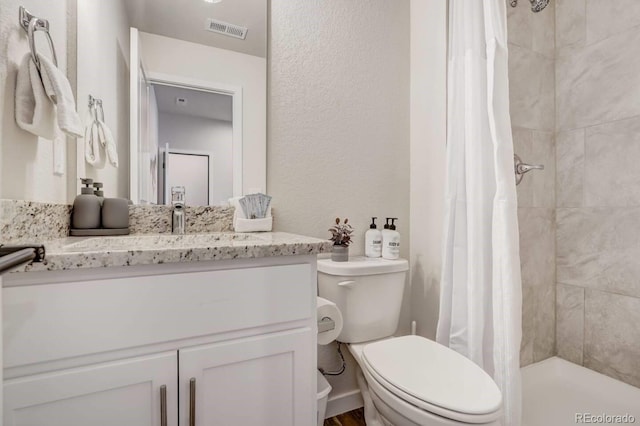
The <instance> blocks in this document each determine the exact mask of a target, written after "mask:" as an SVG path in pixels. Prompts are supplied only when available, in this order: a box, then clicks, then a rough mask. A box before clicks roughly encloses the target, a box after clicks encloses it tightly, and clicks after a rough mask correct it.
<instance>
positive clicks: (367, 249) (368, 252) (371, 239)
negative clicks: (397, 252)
mask: <svg viewBox="0 0 640 426" xmlns="http://www.w3.org/2000/svg"><path fill="white" fill-rule="evenodd" d="M376 219H377V217H372V218H371V225H369V230H368V231H367V232H365V234H364V254H365V256H367V257H380V256H382V232H380V231H379V230H378V227H377V226H376Z"/></svg>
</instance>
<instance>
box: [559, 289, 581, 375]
mask: <svg viewBox="0 0 640 426" xmlns="http://www.w3.org/2000/svg"><path fill="white" fill-rule="evenodd" d="M556 339H557V349H558V356H560V357H561V358H564V359H566V360H568V361H571V362H573V363H576V364H579V365H582V353H583V347H584V288H582V287H574V286H570V285H564V284H558V285H557V288H556Z"/></svg>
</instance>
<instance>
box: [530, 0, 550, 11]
mask: <svg viewBox="0 0 640 426" xmlns="http://www.w3.org/2000/svg"><path fill="white" fill-rule="evenodd" d="M529 1H530V2H531V10H532V11H534V12H536V13H537V12H540V11H541V10H542V9H544V8H545V7H547V5H548V4H549V0H529Z"/></svg>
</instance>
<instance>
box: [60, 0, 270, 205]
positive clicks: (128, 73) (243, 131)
mask: <svg viewBox="0 0 640 426" xmlns="http://www.w3.org/2000/svg"><path fill="white" fill-rule="evenodd" d="M266 21H267V0H180V1H175V0H111V1H107V2H105V1H103V0H77V106H78V112H79V113H80V115H81V116H82V117H83V119H85V121H87V122H91V120H92V119H93V118H92V117H93V114H94V112H93V111H92V109H91V108H90V105H89V99H90V96H91V97H92V98H94V99H98V100H100V101H101V107H102V110H99V111H98V115H99V116H101V115H102V113H103V114H104V122H105V123H106V125H107V126H108V127H109V129H110V130H111V133H112V134H113V140H114V146H115V147H116V148H117V152H118V165H117V167H115V166H114V164H112V162H111V161H109V158H108V157H107V156H106V155H105V154H104V152H103V155H102V157H101V158H100V159H99V160H98V161H95V164H89V163H88V162H87V161H86V160H85V149H86V145H87V143H88V142H87V141H88V140H89V138H85V139H78V140H77V146H76V157H77V161H76V164H73V165H69V167H73V168H75V170H74V174H77V176H78V177H90V178H93V179H94V180H96V181H99V182H103V183H104V188H105V195H106V196H112V197H113V196H115V197H125V198H129V199H131V200H132V201H133V202H134V203H140V204H163V203H166V202H167V201H170V200H169V197H168V196H167V194H169V193H170V189H171V187H172V186H185V187H186V201H187V204H189V205H202V204H207V205H219V204H224V203H226V202H227V199H228V198H230V197H232V196H240V195H242V194H245V193H250V192H260V191H265V190H266V61H267V58H266V55H267V24H266Z"/></svg>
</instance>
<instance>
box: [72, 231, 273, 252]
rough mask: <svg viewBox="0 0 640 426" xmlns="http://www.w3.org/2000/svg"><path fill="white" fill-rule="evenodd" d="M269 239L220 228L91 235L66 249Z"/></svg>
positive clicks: (161, 247) (204, 244) (183, 246)
mask: <svg viewBox="0 0 640 426" xmlns="http://www.w3.org/2000/svg"><path fill="white" fill-rule="evenodd" d="M267 241H268V239H267V238H265V237H261V236H259V235H256V234H242V233H234V232H218V233H211V234H185V235H173V234H161V235H128V236H122V237H91V238H86V239H83V240H81V241H77V242H73V243H70V244H66V245H65V246H64V251H66V252H70V253H73V252H91V251H137V250H167V249H172V248H175V249H189V248H207V247H220V246H238V245H246V244H252V243H264V242H267Z"/></svg>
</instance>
